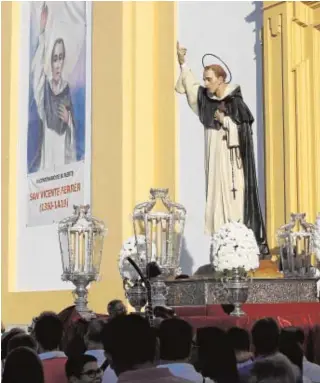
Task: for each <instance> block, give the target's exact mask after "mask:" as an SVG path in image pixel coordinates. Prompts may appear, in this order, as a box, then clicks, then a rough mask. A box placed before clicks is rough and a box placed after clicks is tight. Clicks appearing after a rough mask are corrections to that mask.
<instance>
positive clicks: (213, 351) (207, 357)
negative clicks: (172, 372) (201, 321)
mask: <svg viewBox="0 0 320 383" xmlns="http://www.w3.org/2000/svg"><path fill="white" fill-rule="evenodd" d="M197 344H198V357H199V359H198V369H199V371H201V374H202V375H203V376H204V377H209V378H210V379H212V380H214V381H215V382H217V383H226V382H228V383H234V382H237V381H238V378H239V376H238V370H237V360H236V356H235V352H234V350H233V348H232V347H231V344H230V342H229V339H228V336H227V334H226V332H225V331H223V330H221V329H219V328H217V327H207V328H203V329H199V330H198V333H197Z"/></svg>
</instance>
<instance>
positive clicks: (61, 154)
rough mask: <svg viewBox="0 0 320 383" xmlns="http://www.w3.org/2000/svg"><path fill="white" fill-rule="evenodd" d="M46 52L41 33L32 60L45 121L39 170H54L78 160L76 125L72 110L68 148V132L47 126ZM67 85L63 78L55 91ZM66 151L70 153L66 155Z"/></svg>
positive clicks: (40, 114)
mask: <svg viewBox="0 0 320 383" xmlns="http://www.w3.org/2000/svg"><path fill="white" fill-rule="evenodd" d="M45 54H48V52H46V51H45V40H44V35H43V34H40V36H39V45H38V47H37V50H36V53H35V55H34V58H33V60H32V73H33V93H34V98H35V101H36V104H37V108H38V114H39V117H40V119H41V120H42V123H43V139H42V142H41V162H40V168H39V170H45V169H46V170H47V169H50V170H54V169H55V167H59V166H62V165H65V164H67V163H71V162H74V161H76V145H75V139H74V126H73V121H72V115H71V112H70V111H69V112H68V113H69V120H68V127H69V128H70V130H71V142H70V144H69V146H68V148H67V147H66V134H67V133H66V132H65V133H64V134H61V135H59V134H58V133H56V132H55V131H54V130H53V129H49V128H48V126H47V119H46V111H45V107H44V87H45V81H46V75H45V72H44V55H45ZM50 55H51V52H50ZM51 83H52V82H51V81H49V85H50V87H51V89H52V86H51ZM67 85H68V83H67V82H66V81H63V80H62V79H61V81H60V83H59V84H58V86H57V87H56V89H55V91H54V93H55V94H56V95H58V94H60V93H61V92H62V91H63V90H64V89H65V88H66V86H67ZM52 90H53V89H52ZM66 153H68V154H67V155H66Z"/></svg>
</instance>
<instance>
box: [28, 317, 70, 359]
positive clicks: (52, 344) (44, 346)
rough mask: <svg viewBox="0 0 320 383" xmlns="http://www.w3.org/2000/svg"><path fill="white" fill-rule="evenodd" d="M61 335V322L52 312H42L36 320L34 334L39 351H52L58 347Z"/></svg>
mask: <svg viewBox="0 0 320 383" xmlns="http://www.w3.org/2000/svg"><path fill="white" fill-rule="evenodd" d="M62 335H63V327H62V322H61V320H60V319H59V317H58V316H57V314H55V313H53V312H44V313H42V314H41V315H40V316H39V317H38V318H37V320H36V323H35V325H34V336H35V338H36V341H37V342H38V344H39V351H40V352H46V351H53V350H57V349H58V348H59V345H60V342H61V339H62Z"/></svg>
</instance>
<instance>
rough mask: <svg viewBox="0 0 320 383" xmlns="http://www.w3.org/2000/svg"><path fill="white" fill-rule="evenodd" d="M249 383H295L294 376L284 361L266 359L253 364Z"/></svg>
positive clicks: (273, 358) (272, 358) (274, 358)
mask: <svg viewBox="0 0 320 383" xmlns="http://www.w3.org/2000/svg"><path fill="white" fill-rule="evenodd" d="M249 383H296V376H295V374H294V372H293V370H292V368H291V367H290V364H288V363H286V362H285V361H284V360H280V359H278V358H276V357H267V358H263V359H260V360H257V361H256V362H255V363H254V364H253V368H252V370H251V373H250V378H249Z"/></svg>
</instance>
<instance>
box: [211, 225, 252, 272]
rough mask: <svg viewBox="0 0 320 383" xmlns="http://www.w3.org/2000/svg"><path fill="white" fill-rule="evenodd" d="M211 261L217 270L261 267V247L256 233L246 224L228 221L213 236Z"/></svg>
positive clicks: (248, 269) (246, 269)
mask: <svg viewBox="0 0 320 383" xmlns="http://www.w3.org/2000/svg"><path fill="white" fill-rule="evenodd" d="M212 246H213V251H212V255H211V263H212V265H213V267H214V269H215V270H216V271H220V272H224V271H226V270H232V269H237V268H239V269H243V270H245V271H246V272H248V271H250V270H254V269H257V268H258V267H259V247H258V244H257V241H256V239H255V236H254V233H253V231H252V230H251V229H248V228H247V227H246V226H245V225H244V224H242V223H239V222H228V223H226V224H224V225H223V226H222V227H221V228H220V230H218V231H217V232H216V233H215V234H214V235H213V238H212Z"/></svg>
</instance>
